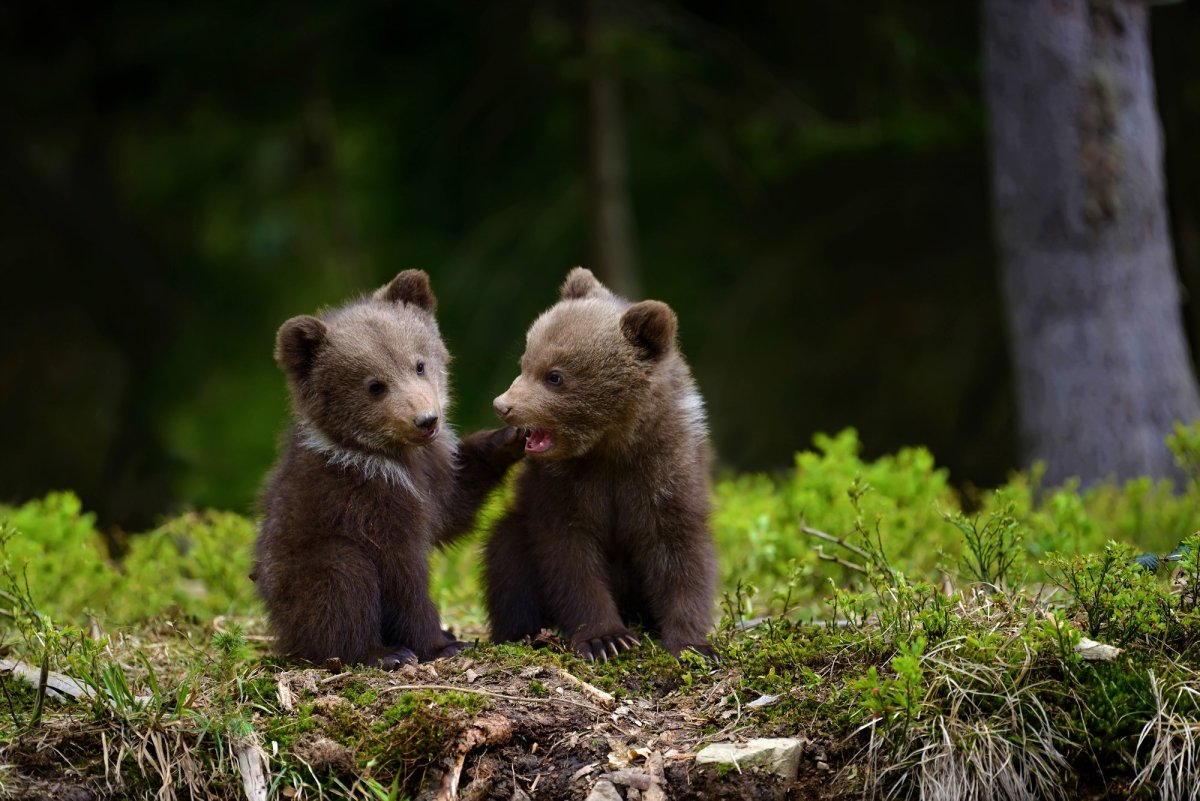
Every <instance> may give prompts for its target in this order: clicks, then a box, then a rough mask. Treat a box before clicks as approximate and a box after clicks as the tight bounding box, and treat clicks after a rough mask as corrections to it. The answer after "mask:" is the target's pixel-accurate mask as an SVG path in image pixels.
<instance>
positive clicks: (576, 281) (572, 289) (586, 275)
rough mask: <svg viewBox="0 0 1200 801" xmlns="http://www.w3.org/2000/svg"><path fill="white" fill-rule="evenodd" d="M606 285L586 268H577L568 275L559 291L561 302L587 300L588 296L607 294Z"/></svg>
mask: <svg viewBox="0 0 1200 801" xmlns="http://www.w3.org/2000/svg"><path fill="white" fill-rule="evenodd" d="M607 293H608V290H607V289H605V288H604V284H602V283H600V282H599V281H598V280H596V276H594V275H592V271H591V270H589V269H588V268H586V267H576V268H575V269H573V270H571V272H569V273H567V280H566V281H564V282H563V285H562V289H560V290H559V291H558V299H559V300H575V299H577V298H586V297H587V296H588V295H600V294H607Z"/></svg>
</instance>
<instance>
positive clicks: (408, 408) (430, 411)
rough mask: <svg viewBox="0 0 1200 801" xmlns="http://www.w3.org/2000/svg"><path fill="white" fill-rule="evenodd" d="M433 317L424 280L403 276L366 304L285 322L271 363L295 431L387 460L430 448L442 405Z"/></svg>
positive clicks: (445, 383) (442, 376)
mask: <svg viewBox="0 0 1200 801" xmlns="http://www.w3.org/2000/svg"><path fill="white" fill-rule="evenodd" d="M436 310H437V300H436V298H434V296H433V290H432V289H431V288H430V286H429V276H428V275H426V274H425V273H424V272H423V271H421V270H405V271H404V272H402V273H400V274H399V275H397V276H396V277H395V278H394V279H392V281H391V283H389V284H388V285H387V286H384V287H382V288H380V289H378V290H376V291H375V292H374V293H373V294H372V295H370V296H368V297H366V298H363V299H361V300H358V301H355V302H352V303H350V304H348V305H346V306H343V307H341V308H338V309H333V310H332V311H328V312H325V313H323V314H321V315H320V316H319V317H313V316H309V315H304V316H301V317H293V318H292V319H290V320H288V321H287V322H286V323H284V324H283V325H282V326H281V327H280V329H279V333H278V334H277V335H276V337H275V361H276V362H278V363H279V366H280V367H281V368H282V369H283V372H284V373H285V374H286V375H287V378H288V385H289V388H290V390H291V395H292V405H293V407H294V409H295V413H296V416H297V418H298V421H299V422H300V424H301V425H302V426H304V427H307V428H308V429H309V431H310V434H314V433H315V434H317V435H319V436H321V437H324V438H326V439H327V440H329V441H330V443H331V444H333V445H336V446H337V447H340V448H346V449H350V450H355V451H365V452H369V453H373V454H379V455H382V456H389V457H396V456H400V455H401V454H402V453H404V451H405V449H407V448H411V447H413V446H421V445H428V444H429V443H431V442H433V441H434V440H435V439H436V438H437V436H438V432H439V431H440V430H441V426H442V424H443V422H444V415H445V414H446V413H447V411H448V410H449V405H450V397H449V396H450V393H449V373H448V365H449V362H450V355H449V353H448V352H447V351H446V346H445V345H444V344H443V342H442V337H441V334H440V332H439V331H438V326H437V321H436V320H435V319H434V312H435V311H436ZM314 429H315V431H314Z"/></svg>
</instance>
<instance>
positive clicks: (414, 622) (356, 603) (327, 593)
mask: <svg viewBox="0 0 1200 801" xmlns="http://www.w3.org/2000/svg"><path fill="white" fill-rule="evenodd" d="M435 309H436V301H435V299H434V296H433V292H432V290H431V289H430V287H429V278H428V276H426V274H425V273H424V272H421V271H420V270H406V271H404V272H402V273H400V274H399V275H397V276H396V278H395V279H393V280H392V282H391V283H389V284H388V285H387V286H385V287H383V288H382V289H379V290H377V291H376V292H375V293H374V295H372V296H370V297H367V298H365V299H362V300H359V301H356V302H353V303H350V304H348V305H346V306H344V307H342V308H339V309H335V310H333V311H329V312H326V313H325V314H323V315H321V316H320V317H310V316H303V317H295V318H293V319H291V320H288V321H287V322H286V323H284V324H283V326H282V327H281V328H280V329H279V333H278V335H277V337H276V345H275V359H276V361H277V362H278V363H279V366H280V367H281V368H282V369H283V372H284V373H285V374H286V375H287V378H288V385H289V388H290V391H291V396H292V407H293V410H294V414H295V421H294V424H293V425H292V428H291V432H290V435H289V437H288V440H287V444H286V447H285V450H284V452H283V455H282V456H281V458H280V460H279V462H278V464H277V465H276V467H275V469H274V471H273V472H272V473H271V475H270V476H269V478H268V480H267V484H266V488H265V490H264V492H263V497H262V503H263V512H264V518H263V521H262V525H261V529H260V532H259V536H258V542H257V545H256V556H257V565H256V567H255V573H254V575H253V576H252V578H254V580H255V581H256V582H257V585H258V591H259V593H260V594H261V596H262V598H263V601H264V602H265V604H266V607H267V612H268V614H269V616H270V620H271V625H272V628H273V629H274V631H275V634H276V637H277V650H278V651H280V652H281V653H283V654H286V655H289V656H294V657H300V658H303V659H307V660H309V661H312V662H316V663H321V662H323V661H325V660H327V659H331V658H335V657H336V658H339V659H341V660H342V661H343V662H345V663H369V664H375V665H382V666H383V667H386V668H392V667H395V666H397V665H399V664H400V663H403V662H408V661H412V660H413V659H418V658H419V659H433V658H436V657H439V656H448V655H450V654H452V653H454V652H455V651H457V650H458V649H459V648H461V647H462V646H463V644H462V643H459V642H457V641H455V640H453V639H452V638H450V637H449V636H447V634H446V633H445V632H443V631H442V628H441V625H440V623H439V619H438V612H437V609H436V607H435V606H434V604H433V601H432V600H430V598H429V589H428V582H429V553H430V549H431V548H432V547H433V546H434V545H435V544H438V543H442V542H446V541H448V540H449V539H451V538H453V537H454V536H455V535H457V534H460V533H462V532H464V531H466V530H467V529H468V528H469V527H470V526H471V524H472V522H473V521H474V516H475V513H476V511H477V510H478V508H479V506H480V504H481V503H482V502H483V500H484V499H485V497H486V496H487V493H488V492H489V491H490V490H491V489H492V488H493V487H495V486H496V485H497V484H498V483H499V482H500V480H501V478H503V476H504V473H505V471H506V470H507V469H508V467H509V466H510V465H511V464H513V463H514V462H516V461H517V460H518V459H519V458H520V457H521V438H520V436H518V434H517V432H515V431H513V430H512V429H498V430H494V431H480V432H477V433H475V434H472V435H471V436H468V437H465V438H464V439H463V440H462V441H461V442H458V441H456V439H455V436H454V434H453V432H452V431H451V430H450V429H449V427H447V426H446V424H445V416H446V412H447V411H448V408H449V404H450V400H449V374H448V371H447V365H448V362H449V361H450V356H449V354H448V353H447V352H446V347H445V345H444V344H443V343H442V338H441V335H440V333H439V332H438V326H437V322H436V321H435V319H434V311H435Z"/></svg>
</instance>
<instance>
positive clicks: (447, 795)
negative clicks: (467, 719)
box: [434, 715, 512, 801]
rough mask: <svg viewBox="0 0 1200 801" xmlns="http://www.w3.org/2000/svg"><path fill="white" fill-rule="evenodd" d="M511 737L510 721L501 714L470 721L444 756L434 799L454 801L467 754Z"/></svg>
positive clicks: (435, 800) (502, 742) (500, 743)
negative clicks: (451, 753)
mask: <svg viewBox="0 0 1200 801" xmlns="http://www.w3.org/2000/svg"><path fill="white" fill-rule="evenodd" d="M511 739H512V721H511V720H509V719H508V718H506V717H503V716H501V715H486V716H484V717H480V718H476V719H475V720H473V721H471V725H470V727H468V728H467V729H466V730H465V731H464V732H463V733H462V734H460V735H459V736H458V740H457V741H456V742H455V744H454V753H453V755H452V756H449V757H447V758H446V773H445V774H444V775H443V776H442V780H441V782H440V783H439V784H438V791H437V795H435V796H434V801H455V800H456V799H457V798H458V782H459V779H460V778H461V777H462V770H463V764H464V763H465V762H466V761H467V754H469V753H471V752H472V751H474V750H475V749H476V748H479V747H481V746H485V745H503V744H504V743H507V742H508V741H509V740H511Z"/></svg>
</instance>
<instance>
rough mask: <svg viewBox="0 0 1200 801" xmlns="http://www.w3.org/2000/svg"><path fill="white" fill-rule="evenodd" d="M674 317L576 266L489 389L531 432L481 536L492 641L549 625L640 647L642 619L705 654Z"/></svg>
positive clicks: (701, 544) (692, 467)
mask: <svg viewBox="0 0 1200 801" xmlns="http://www.w3.org/2000/svg"><path fill="white" fill-rule="evenodd" d="M675 329H676V319H675V313H674V312H672V311H671V309H670V308H669V307H668V306H667V305H666V304H663V303H660V302H658V301H654V300H647V301H642V302H641V303H632V304H631V303H629V302H628V301H626V300H624V299H622V298H619V297H617V296H616V295H614V294H612V293H611V292H609V291H608V289H606V288H605V287H604V286H603V285H602V284H600V282H599V281H597V280H596V278H595V277H594V276H593V275H592V273H591V272H589V271H588V270H585V269H582V268H578V267H577V268H575V269H574V270H572V271H571V273H570V274H569V275H568V276H567V280H566V283H565V284H564V285H563V287H562V292H561V299H560V301H559V303H557V304H556V305H554V306H552V307H551V308H550V309H549V310H548V311H547V312H545V313H544V314H542V316H541V317H539V318H538V319H537V320H536V321H534V323H533V325H532V326H531V327H530V329H529V333H528V335H527V336H526V346H525V355H524V356H522V357H521V375H519V376H518V377H517V379H516V380H515V381H513V383H512V386H511V387H509V389H508V391H507V392H505V393H504V394H503V395H501V396H500V397H498V398H496V401H495V407H496V413H497V414H498V415H499V416H500V418H501V419H502V420H504V421H505V422H506V423H508V424H510V425H513V426H517V427H518V428H528V429H532V433H530V435H529V437H528V439H527V440H526V443H525V454H526V459H525V467H524V470H523V472H522V474H521V476H520V478H519V479H518V483H517V498H516V502H515V504H514V506H513V508H512V510H511V511H510V512H509V513H508V515H507V516H505V517H504V518H503V519H502V520H501V521H500V522H499V523H498V524H497V526H496V529H495V531H494V532H493V533H492V535H491V537H490V538H489V540H488V543H487V553H486V565H485V572H484V579H485V583H486V585H487V605H488V613H489V616H490V618H491V624H492V639H493V640H495V641H497V642H503V641H506V640H515V639H520V638H522V637H525V636H529V635H536V634H537V633H538V631H539V630H540V629H541V628H542V627H544V626H558V627H559V628H560V629H562V631H563V632H564V633H565V634H566V635H567V636H568V637H570V639H571V646H572V648H573V649H574V650H575V652H576V653H577V654H578V655H580V656H582V657H583V658H585V659H601V660H605V659H607V658H608V657H610V656H616V655H617V653H618V652H619V651H622V650H625V649H627V648H630V647H632V646H633V645H636V644H637V640H636V639H635V638H634V637H633V636H632V635H631V634H630V632H629V629H628V628H626V621H629V622H633V621H638V622H640V623H642V624H644V625H645V626H646V627H647V628H648V629H649V630H650V631H651V632H654V633H656V634H658V635H659V636H661V637H662V641H663V645H664V647H665V648H666V649H667V650H668V651H670V652H671V653H672V654H674V655H676V656H678V655H679V653H680V651H681V650H682V649H684V648H692V649H695V650H697V651H700V652H702V653H704V654H706V655H711V654H712V650H711V648H710V646H709V644H708V641H707V639H706V635H707V633H708V631H709V629H710V628H711V625H712V610H711V606H712V599H713V594H714V590H715V585H716V564H717V563H716V555H715V549H714V546H713V539H712V534H711V532H710V531H709V527H708V512H709V487H708V467H709V458H710V457H709V444H708V434H707V431H706V423H705V419H704V406H703V401H702V400H701V398H700V394H699V392H698V391H697V389H696V385H695V382H694V381H693V380H692V376H691V373H690V372H689V370H688V367H687V364H686V363H685V362H684V360H683V356H682V355H681V354H680V352H679V350H678V348H677V347H676V343H675Z"/></svg>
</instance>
